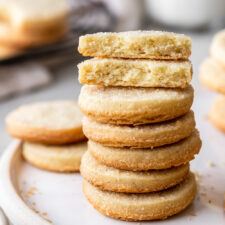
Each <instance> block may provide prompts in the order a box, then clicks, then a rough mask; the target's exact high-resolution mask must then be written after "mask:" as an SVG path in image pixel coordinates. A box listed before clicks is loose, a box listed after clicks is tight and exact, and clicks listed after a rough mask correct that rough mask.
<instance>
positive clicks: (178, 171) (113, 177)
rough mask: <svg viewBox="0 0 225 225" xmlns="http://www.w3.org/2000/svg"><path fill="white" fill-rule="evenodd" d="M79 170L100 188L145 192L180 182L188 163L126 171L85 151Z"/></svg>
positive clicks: (185, 173)
mask: <svg viewBox="0 0 225 225" xmlns="http://www.w3.org/2000/svg"><path fill="white" fill-rule="evenodd" d="M80 171H81V174H82V176H83V177H84V179H86V180H87V181H88V182H89V183H91V184H93V185H94V186H97V187H99V188H100V189H102V190H107V191H115V192H127V193H145V192H153V191H161V190H164V189H167V188H169V187H172V186H174V185H176V184H178V183H180V182H181V181H182V180H184V178H185V177H186V176H187V175H188V173H189V163H187V164H184V165H181V166H179V167H172V168H171V169H167V170H149V171H144V172H139V171H138V172H137V171H126V170H119V169H115V168H113V167H108V166H105V165H103V164H100V163H99V162H98V161H97V160H95V159H94V158H93V156H92V155H91V154H90V153H89V151H87V152H86V153H85V154H84V156H83V158H82V162H81V168H80Z"/></svg>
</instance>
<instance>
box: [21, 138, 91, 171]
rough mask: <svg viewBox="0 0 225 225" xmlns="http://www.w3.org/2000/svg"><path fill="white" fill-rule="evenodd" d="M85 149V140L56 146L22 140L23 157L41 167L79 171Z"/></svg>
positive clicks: (51, 169)
mask: <svg viewBox="0 0 225 225" xmlns="http://www.w3.org/2000/svg"><path fill="white" fill-rule="evenodd" d="M86 150H87V143H86V142H80V143H77V144H71V145H58V146H56V145H55V146H54V145H42V144H37V143H32V142H24V144H23V157H24V158H25V159H26V160H27V161H28V162H29V163H31V164H32V165H34V166H36V167H38V168H41V169H45V170H50V171H56V172H75V171H79V169H80V163H81V158H82V156H83V154H84V153H85V151H86Z"/></svg>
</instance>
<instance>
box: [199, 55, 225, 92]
mask: <svg viewBox="0 0 225 225" xmlns="http://www.w3.org/2000/svg"><path fill="white" fill-rule="evenodd" d="M199 73H200V74H199V79H200V81H201V82H202V83H203V84H204V85H205V86H206V87H208V88H210V89H212V90H214V91H217V92H220V93H221V94H225V64H224V66H223V64H221V63H220V62H218V61H217V60H215V59H214V58H208V59H206V60H205V61H204V62H203V63H202V64H201V66H200V71H199Z"/></svg>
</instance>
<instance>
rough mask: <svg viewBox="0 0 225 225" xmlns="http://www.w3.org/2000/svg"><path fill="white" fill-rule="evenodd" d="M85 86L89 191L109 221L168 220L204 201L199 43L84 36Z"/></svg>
mask: <svg viewBox="0 0 225 225" xmlns="http://www.w3.org/2000/svg"><path fill="white" fill-rule="evenodd" d="M78 49H79V52H80V53H82V54H83V55H84V56H95V57H97V58H94V59H90V60H86V61H84V62H82V63H81V64H79V65H78V68H79V81H80V82H81V83H83V84H85V85H84V86H83V87H82V89H81V93H80V96H79V107H80V109H81V111H82V112H83V113H84V114H85V118H84V119H83V131H84V134H85V135H86V137H87V138H88V139H89V142H88V151H87V152H86V153H85V154H84V156H83V158H82V162H81V174H82V175H83V177H84V184H83V191H84V194H85V196H86V197H87V199H88V200H89V202H90V203H91V204H92V205H93V206H94V207H95V208H96V209H97V210H99V211H100V212H101V213H103V214H104V215H107V216H110V217H114V218H118V219H122V220H129V221H138V220H153V219H164V218H167V217H168V216H171V215H173V214H176V213H178V212H180V211H181V210H183V209H184V208H186V207H187V206H188V205H189V204H190V203H191V202H192V201H193V199H194V197H195V194H196V183H195V178H194V175H193V174H192V173H190V172H189V161H190V160H192V159H194V155H195V154H197V153H198V152H199V150H200V148H201V140H200V138H199V133H198V131H197V130H196V129H195V119H194V114H193V112H192V111H190V107H191V105H192V102H193V88H192V87H191V86H190V85H189V82H190V81H191V78H192V65H191V62H190V61H189V60H188V57H189V56H190V53H191V39H190V38H189V37H187V36H184V35H181V34H174V33H167V32H158V31H132V32H122V33H96V34H90V35H85V36H82V37H80V40H79V48H78Z"/></svg>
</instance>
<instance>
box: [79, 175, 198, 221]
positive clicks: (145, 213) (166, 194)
mask: <svg viewBox="0 0 225 225" xmlns="http://www.w3.org/2000/svg"><path fill="white" fill-rule="evenodd" d="M196 189H197V187H196V181H195V177H194V175H193V174H192V173H190V174H189V175H188V177H187V178H186V179H185V180H184V181H183V182H181V183H180V184H178V185H177V186H175V187H173V188H170V189H168V190H164V191H160V192H155V193H147V194H128V193H116V192H110V191H102V190H101V189H99V188H97V187H95V186H93V185H91V184H90V183H88V182H87V181H84V184H83V191H84V194H85V196H86V198H87V199H88V201H89V202H90V203H91V204H92V205H93V206H94V208H95V209H97V210H98V211H100V212H101V213H102V214H103V215H106V216H109V217H113V218H116V219H121V220H127V221H141V220H156V219H166V218H167V217H169V216H172V215H174V214H177V213H179V212H180V211H182V210H184V209H185V208H186V207H187V206H188V205H190V204H191V202H192V201H193V200H194V198H195V195H196Z"/></svg>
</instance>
